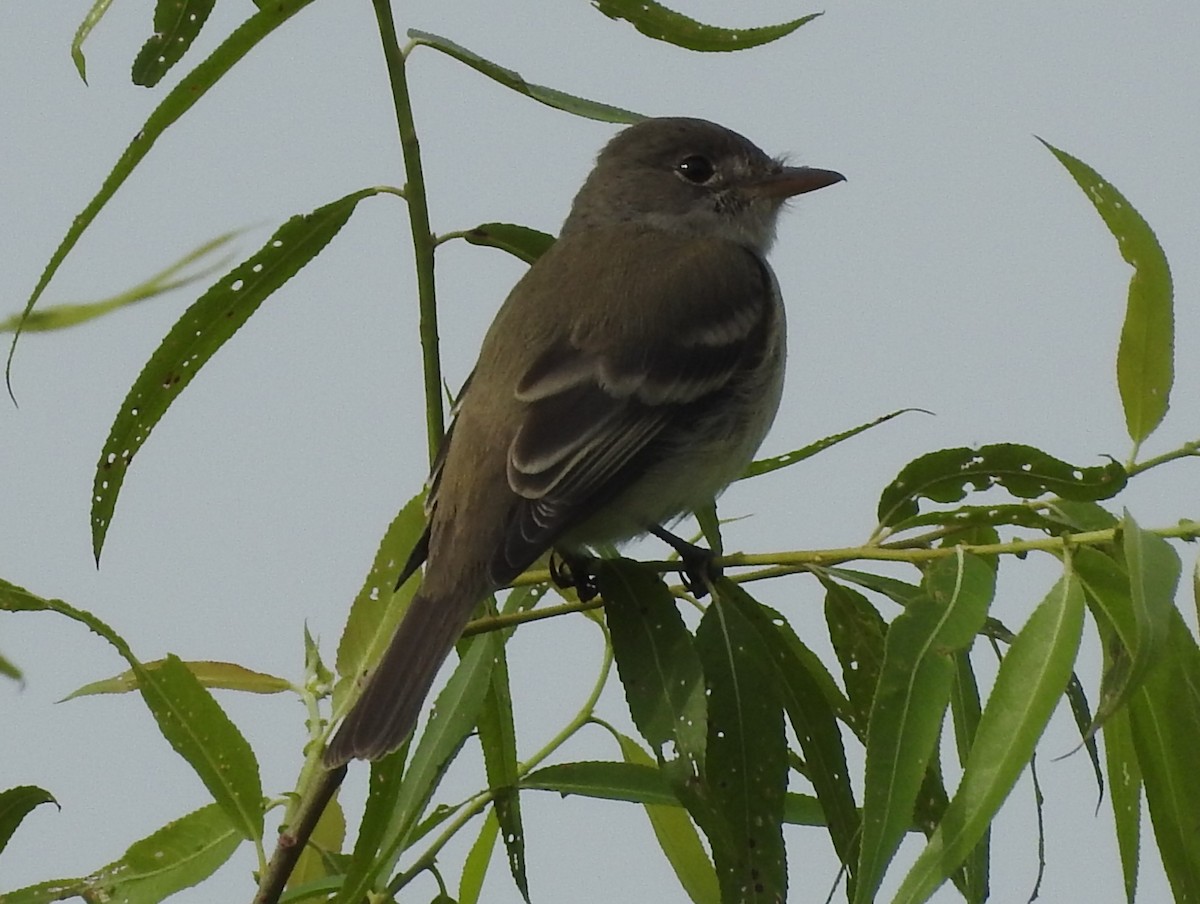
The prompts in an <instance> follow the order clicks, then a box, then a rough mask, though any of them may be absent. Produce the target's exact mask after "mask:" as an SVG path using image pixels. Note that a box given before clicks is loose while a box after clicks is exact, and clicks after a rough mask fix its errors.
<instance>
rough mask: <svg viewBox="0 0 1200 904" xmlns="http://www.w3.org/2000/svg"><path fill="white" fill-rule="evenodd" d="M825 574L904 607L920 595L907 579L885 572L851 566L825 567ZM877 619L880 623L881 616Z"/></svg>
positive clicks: (918, 589)
mask: <svg viewBox="0 0 1200 904" xmlns="http://www.w3.org/2000/svg"><path fill="white" fill-rule="evenodd" d="M825 574H827V575H828V576H829V577H831V578H838V579H840V580H843V581H846V582H848V583H851V584H857V585H858V586H860V587H865V588H866V589H867V590H873V591H875V592H876V593H879V594H882V595H883V596H886V597H887V598H888V599H890V600H891V601H892V602H894V603H898V604H899V605H901V606H904V607H905V608H907V607H908V604H909V603H911V602H912V601H913V600H915V599H916V598H917V597H919V596H920V595H921V588H920V587H918V586H917V585H916V584H910V583H908V582H907V581H901V580H899V579H898V578H893V577H889V576H887V575H885V574H873V573H871V572H869V571H856V570H855V569H853V568H827V569H825ZM824 586H825V587H826V588H828V586H829V585H828V584H825V585H824ZM876 616H877V617H878V613H876ZM879 621H880V622H881V623H882V621H883V619H882V617H879Z"/></svg>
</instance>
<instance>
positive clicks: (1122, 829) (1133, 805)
mask: <svg viewBox="0 0 1200 904" xmlns="http://www.w3.org/2000/svg"><path fill="white" fill-rule="evenodd" d="M1104 763H1105V771H1106V772H1107V773H1108V799H1109V801H1110V803H1111V804H1112V812H1113V826H1114V828H1115V829H1116V834H1117V851H1118V853H1119V854H1120V856H1121V877H1122V879H1123V880H1124V884H1125V900H1126V901H1127V902H1128V904H1133V902H1134V900H1135V897H1136V894H1137V879H1138V856H1139V853H1140V850H1139V848H1140V846H1141V828H1142V770H1141V767H1140V766H1139V765H1138V761H1137V752H1136V751H1135V750H1134V746H1133V727H1132V725H1131V724H1130V716H1129V710H1128V709H1127V708H1126V709H1121V710H1118V711H1117V712H1115V713H1113V714H1112V715H1111V716H1110V717H1109V719H1108V721H1107V722H1105V723H1104Z"/></svg>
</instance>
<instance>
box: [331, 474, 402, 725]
mask: <svg viewBox="0 0 1200 904" xmlns="http://www.w3.org/2000/svg"><path fill="white" fill-rule="evenodd" d="M424 530H425V494H424V493H421V494H419V495H417V496H414V497H413V498H412V499H410V500H408V502H406V503H405V504H404V507H403V508H402V509H400V511H399V512H397V513H396V517H395V518H393V519H392V522H391V524H389V525H388V527H387V530H386V531H385V532H384V534H383V538H382V539H381V540H380V541H379V549H378V550H377V551H376V552H375V559H374V561H372V562H371V568H370V570H369V571H368V572H367V576H366V578H365V579H364V581H363V585H362V589H360V590H359V591H358V595H357V596H355V597H354V602H353V603H351V604H350V614H349V615H348V616H347V617H346V627H345V628H344V629H343V630H342V637H341V640H340V641H339V642H338V650H337V663H336V664H337V671H338V675H340V676H341V679H342V680H341V681H339V682H338V683H337V685H336V686H335V687H334V694H333V718H335V719H336V718H338V717H340V716H341V715H343V714H345V713H346V712H348V711H349V709H350V707H351V706H352V705H353V704H354V701H355V700H356V699H357V698H358V693H359V692H360V691H361V687H360V686H359V683H360V679H361V678H362V676H363V675H364V674H366V672H367V670H368V669H370V668H371V667H372V666H373V665H374V664H375V663H376V662H378V661H379V659H380V658H381V657H382V656H383V651H384V650H385V649H387V645H388V644H389V643H390V642H391V639H392V635H393V634H395V633H396V626H397V625H398V624H400V619H401V618H402V617H403V616H404V613H405V611H406V610H407V609H408V604H409V603H410V602H411V601H412V598H413V594H414V593H415V592H416V589H417V586H418V582H419V578H418V577H417V576H416V575H414V576H413V577H412V578H411V579H409V580H408V581H405V583H404V586H402V587H397V586H396V578H397V576H398V572H399V569H400V567H401V563H402V562H404V561H405V560H406V559H407V558H408V555H409V553H410V552H411V550H412V549H413V547H415V546H416V545H417V543H418V542H419V540H420V537H421V534H422V532H423V531H424Z"/></svg>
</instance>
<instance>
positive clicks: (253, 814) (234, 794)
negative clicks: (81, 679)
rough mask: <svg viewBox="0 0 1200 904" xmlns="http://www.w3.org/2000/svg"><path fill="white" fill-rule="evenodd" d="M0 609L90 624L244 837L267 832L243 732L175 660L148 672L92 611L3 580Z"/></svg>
mask: <svg viewBox="0 0 1200 904" xmlns="http://www.w3.org/2000/svg"><path fill="white" fill-rule="evenodd" d="M0 609H7V610H9V611H13V612H57V613H59V614H60V615H65V616H67V617H68V618H70V619H73V620H74V621H77V622H79V623H81V624H83V625H86V626H87V627H88V628H90V629H91V630H92V631H94V632H95V633H96V634H99V635H100V636H101V637H103V638H104V639H105V640H107V641H108V642H109V643H110V644H111V645H112V646H113V647H114V648H115V649H116V651H117V652H118V653H120V654H121V656H123V657H124V658H125V661H126V662H128V663H129V665H130V667H131V668H132V669H133V671H134V674H135V675H136V676H137V681H138V688H139V690H140V691H141V694H142V699H143V700H145V701H146V706H147V707H149V709H150V712H151V714H152V715H153V716H154V719H155V721H156V722H157V723H158V727H159V731H160V732H162V735H163V737H165V738H166V739H167V741H168V742H169V743H170V744H171V746H172V747H173V748H174V749H175V750H176V752H177V753H179V754H180V756H182V757H183V758H184V759H185V760H187V762H188V764H189V765H190V766H191V767H192V769H193V770H195V772H196V774H197V775H198V776H199V777H200V780H201V781H202V782H204V786H205V787H206V788H208V790H209V793H210V794H211V795H212V796H213V799H214V800H215V801H216V802H217V803H218V804H220V805H221V807H222V809H224V810H225V813H226V814H227V816H228V817H229V820H230V822H232V824H233V825H234V827H235V828H236V829H237V830H238V831H239V832H241V833H242V834H243V835H244V836H245V837H247V838H251V839H256V840H257V839H261V838H262V834H263V807H262V799H263V795H262V783H261V780H260V779H259V775H258V763H257V761H256V760H255V759H254V752H253V751H252V750H251V749H250V745H249V744H247V743H246V739H245V738H244V737H242V734H241V732H239V731H238V730H237V727H236V726H235V725H234V724H233V723H232V722H231V721H230V720H229V717H228V716H226V715H225V712H224V711H223V710H222V709H221V707H220V706H219V705H218V704H217V701H216V700H214V699H213V698H212V695H211V694H210V693H209V692H208V691H206V690H205V689H204V688H203V687H202V686H201V685H200V682H199V681H197V680H196V678H195V676H193V675H192V673H191V672H189V671H188V670H187V668H186V667H185V666H184V665H183V663H182V662H181V661H180V660H179V659H178V658H177V657H175V656H169V657H168V658H167V659H165V660H163V662H162V663H161V664H160V665H159V667H158V668H156V669H148V668H146V667H145V666H144V665H142V663H141V662H140V661H139V660H138V659H137V658H136V657H135V656H134V655H133V651H132V650H131V649H130V648H129V644H127V643H126V642H125V640H124V639H123V638H122V637H121V636H120V635H119V634H117V632H116V631H114V630H113V629H112V628H110V627H109V626H108V625H106V624H105V623H104V622H102V621H101V620H100V619H98V618H96V616H94V615H92V614H91V613H90V612H86V611H84V610H82V609H76V608H75V607H74V606H71V605H69V604H67V603H64V602H63V601H62V600H48V599H43V598H42V597H39V596H36V595H34V594H32V593H30V592H29V591H28V590H25V589H24V588H21V587H17V586H16V585H15V584H10V583H8V582H7V581H4V580H3V579H0Z"/></svg>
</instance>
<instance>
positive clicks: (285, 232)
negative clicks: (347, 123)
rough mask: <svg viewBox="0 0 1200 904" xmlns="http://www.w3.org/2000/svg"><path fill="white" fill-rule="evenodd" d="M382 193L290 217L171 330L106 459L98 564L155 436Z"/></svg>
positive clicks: (132, 396)
mask: <svg viewBox="0 0 1200 904" xmlns="http://www.w3.org/2000/svg"><path fill="white" fill-rule="evenodd" d="M378 191H379V189H374V188H367V189H363V190H362V191H356V192H354V193H353V194H349V195H346V196H345V197H344V198H339V199H338V200H336V201H334V202H332V203H330V204H326V205H325V206H324V207H319V208H317V209H316V210H314V211H313V212H312V213H309V214H305V215H303V216H295V217H292V218H291V219H290V220H288V221H287V222H286V223H284V224H283V225H282V226H281V227H279V229H278V230H276V232H275V234H274V235H273V236H271V239H270V240H269V241H268V242H267V244H266V245H264V246H263V247H262V249H260V250H259V251H258V252H257V253H256V254H254V255H252V256H251V257H250V258H248V259H247V260H246V261H245V262H243V263H241V264H239V265H238V266H236V267H234V268H233V270H231V271H230V272H229V274H228V275H227V276H225V277H223V278H222V279H221V280H219V281H218V282H217V283H216V285H214V286H213V287H212V288H210V289H209V290H208V291H207V292H205V293H204V294H203V295H201V296H200V298H199V299H198V300H197V301H196V302H195V303H194V304H193V305H192V306H191V307H190V308H188V309H187V311H185V312H184V315H183V316H182V317H181V318H180V319H179V320H178V321H176V323H175V325H174V326H173V327H171V329H170V331H169V332H168V333H167V335H166V337H165V338H164V339H163V341H162V343H161V344H160V345H159V347H158V348H157V349H156V350H155V352H154V354H153V355H151V356H150V360H149V361H147V362H146V366H145V367H144V368H143V369H142V372H141V374H139V375H138V378H137V380H135V381H134V384H133V386H132V387H131V388H130V390H129V394H128V395H127V396H126V397H125V401H124V402H122V403H121V410H120V411H119V412H117V417H116V420H114V421H113V425H112V429H111V430H110V431H109V434H108V439H107V441H106V442H105V443H104V449H103V450H102V451H101V453H100V461H99V463H98V464H97V466H96V477H95V480H94V482H93V490H92V551H93V553H94V554H95V557H96V561H97V562H99V561H100V551H101V549H102V548H103V547H104V537H105V535H106V534H107V533H108V526H109V523H110V522H111V520H112V515H113V510H114V508H115V507H116V504H117V496H118V494H119V493H120V491H121V485H122V483H123V482H124V480H125V472H126V471H127V470H128V468H129V464H130V462H131V461H132V460H133V457H134V456H135V455H136V454H137V452H138V450H139V449H141V447H142V445H143V444H144V443H145V442H146V440H147V438H149V436H150V431H152V430H153V429H154V427H155V426H156V425H157V424H158V422H159V421H160V420H161V419H162V416H163V415H164V414H166V412H167V409H168V408H170V406H171V404H172V403H173V402H174V401H175V399H176V398H178V397H179V394H180V393H181V392H183V390H184V388H185V387H187V385H188V384H189V383H190V382H191V381H192V378H193V377H195V375H196V374H197V372H198V371H199V370H200V368H202V367H203V366H204V365H205V364H207V363H208V361H209V359H210V358H211V357H212V356H213V355H214V354H216V352H217V350H218V349H220V348H221V346H222V345H224V344H225V343H226V341H228V340H229V339H230V338H231V337H232V336H233V334H234V333H236V332H237V331H238V330H239V329H241V327H242V325H243V324H244V323H245V322H246V321H247V320H249V319H250V315H251V314H253V313H254V312H255V311H257V310H258V307H259V305H261V304H262V303H263V301H264V300H266V298H267V297H268V296H269V295H271V293H272V292H274V291H275V290H276V289H278V288H279V287H280V286H282V285H283V284H284V283H285V282H287V281H288V280H289V279H291V278H292V277H293V276H295V275H296V273H297V272H299V270H300V269H301V268H302V267H303V266H304V265H305V264H307V263H308V262H309V261H311V260H312V259H313V258H314V257H316V256H317V255H318V254H319V253H320V252H321V250H322V249H323V248H324V247H325V246H326V245H327V244H329V242H330V241H331V240H332V239H333V237H334V236H335V235H337V233H338V231H339V230H340V229H341V228H342V226H343V225H345V223H346V221H347V220H348V219H350V215H351V214H352V213H353V212H354V208H355V206H356V205H357V204H358V202H359V201H361V200H362V199H363V198H366V197H368V196H370V195H373V194H377V193H378Z"/></svg>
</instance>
